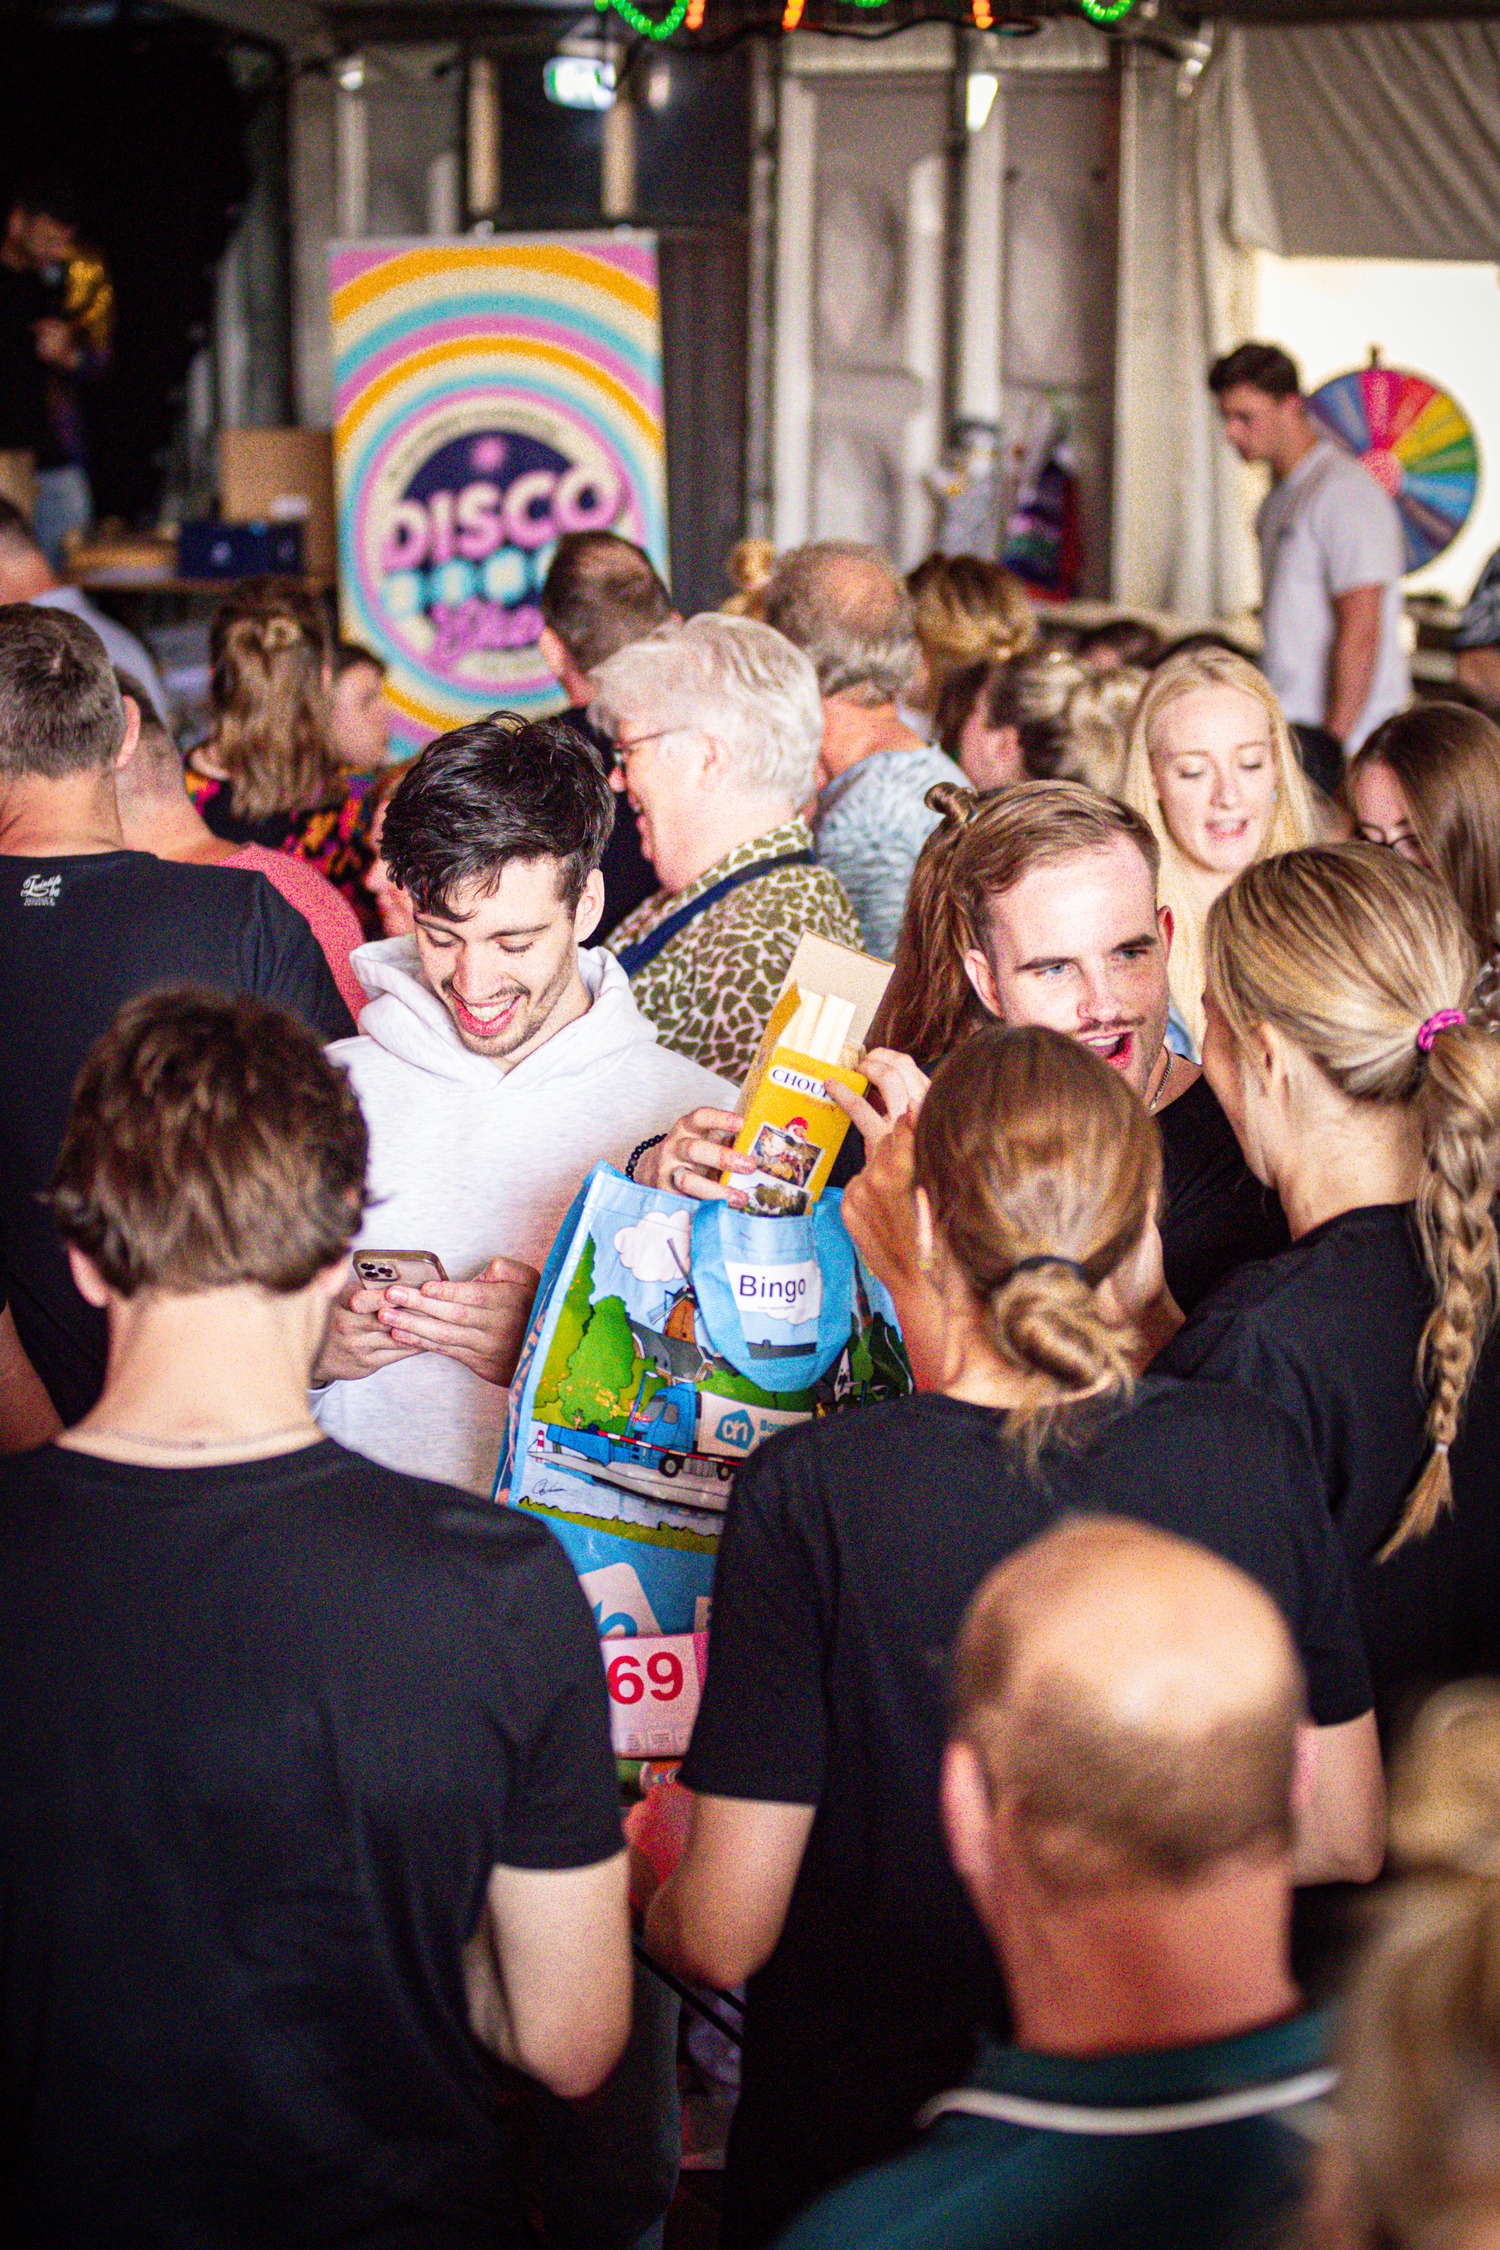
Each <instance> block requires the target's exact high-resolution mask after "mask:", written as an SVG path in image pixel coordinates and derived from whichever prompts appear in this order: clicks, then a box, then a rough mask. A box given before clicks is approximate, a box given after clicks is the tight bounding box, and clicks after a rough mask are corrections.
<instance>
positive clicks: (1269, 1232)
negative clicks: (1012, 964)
mask: <svg viewBox="0 0 1500 2250" xmlns="http://www.w3.org/2000/svg"><path fill="white" fill-rule="evenodd" d="M923 1067H924V1068H930V1069H933V1070H935V1069H936V1068H937V1064H936V1063H933V1064H931V1065H930V1066H929V1065H925V1064H924V1066H923ZM1156 1122H1157V1124H1158V1125H1159V1126H1160V1127H1161V1150H1162V1215H1161V1247H1162V1261H1163V1264H1164V1265H1165V1268H1166V1275H1167V1287H1168V1288H1169V1289H1170V1290H1171V1292H1172V1295H1173V1297H1174V1298H1175V1299H1176V1301H1177V1303H1178V1304H1179V1305H1180V1306H1181V1308H1182V1310H1183V1311H1184V1312H1191V1311H1192V1310H1193V1308H1194V1306H1196V1305H1197V1304H1199V1303H1200V1302H1201V1301H1202V1299H1203V1298H1204V1297H1206V1296H1207V1295H1208V1293H1209V1291H1210V1290H1212V1289H1216V1288H1217V1287H1218V1285H1219V1283H1220V1282H1221V1281H1222V1280H1223V1279H1224V1276H1225V1275H1226V1274H1229V1273H1232V1272H1233V1271H1234V1269H1235V1267H1236V1266H1240V1265H1243V1264H1244V1263H1245V1261H1246V1260H1247V1259H1250V1258H1270V1257H1273V1256H1274V1255H1275V1253H1276V1252H1277V1251H1278V1250H1282V1249H1284V1248H1285V1247H1286V1241H1287V1231H1286V1220H1285V1219H1284V1218H1283V1216H1282V1211H1281V1205H1280V1204H1279V1203H1278V1202H1277V1200H1276V1198H1275V1196H1274V1195H1273V1194H1272V1193H1271V1191H1270V1189H1269V1188H1265V1187H1262V1186H1261V1184H1260V1181H1259V1180H1258V1179H1257V1178H1256V1177H1255V1174H1254V1173H1253V1172H1252V1171H1251V1170H1250V1167H1249V1166H1248V1164H1246V1162H1245V1159H1244V1157H1243V1156H1242V1155H1241V1154H1240V1144H1239V1142H1238V1141H1237V1140H1236V1139H1235V1137H1234V1131H1233V1128H1232V1127H1231V1125H1230V1123H1229V1120H1228V1118H1227V1117H1226V1116H1225V1115H1224V1112H1223V1110H1222V1109H1220V1107H1219V1105H1218V1103H1217V1102H1216V1101H1215V1099H1214V1096H1213V1089H1212V1088H1211V1086H1210V1085H1209V1083H1208V1080H1207V1079H1206V1078H1197V1079H1195V1080H1194V1081H1193V1083H1192V1085H1191V1086H1190V1087H1189V1088H1188V1090H1187V1092H1186V1093H1185V1094H1179V1095H1178V1097H1177V1099H1176V1101H1175V1102H1172V1103H1170V1104H1169V1106H1168V1107H1167V1108H1166V1109H1163V1110H1159V1111H1158V1112H1157V1117H1156ZM864 1161H865V1144H864V1142H863V1140H862V1139H861V1137H860V1135H859V1134H858V1133H856V1132H855V1130H854V1128H853V1126H851V1127H850V1128H849V1131H848V1132H847V1133H846V1134H845V1136H844V1144H843V1147H842V1148H841V1149H840V1150H839V1153H838V1155H837V1156H836V1157H835V1158H834V1162H833V1171H832V1174H831V1176H830V1183H831V1185H832V1186H834V1187H847V1186H848V1184H849V1182H850V1181H851V1180H852V1179H853V1178H854V1176H855V1174H856V1173H857V1172H859V1171H860V1170H861V1169H862V1168H863V1165H864Z"/></svg>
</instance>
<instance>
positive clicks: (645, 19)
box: [594, 0, 883, 39]
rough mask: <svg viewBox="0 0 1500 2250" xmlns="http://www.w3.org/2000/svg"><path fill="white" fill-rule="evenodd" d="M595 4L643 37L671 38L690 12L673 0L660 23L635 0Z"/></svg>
mask: <svg viewBox="0 0 1500 2250" xmlns="http://www.w3.org/2000/svg"><path fill="white" fill-rule="evenodd" d="M882 4H883V0H882ZM865 5H866V6H867V7H868V6H869V5H870V0H865ZM594 6H595V7H596V8H597V10H598V12H599V14H600V15H601V16H602V15H603V13H604V11H605V9H606V8H613V9H614V11H615V13H616V15H619V16H623V17H624V19H625V21H626V22H627V23H628V24H629V26H630V28H631V30H632V31H633V32H635V34H636V35H637V37H638V38H641V39H670V38H671V36H672V34H673V32H674V31H675V30H676V29H677V26H678V25H679V24H680V23H681V21H682V19H683V17H684V16H685V15H686V14H687V12H688V0H672V5H671V8H670V9H669V10H668V12H667V14H666V15H664V16H663V17H662V19H661V22H660V23H656V22H654V21H653V20H652V18H651V17H650V16H648V15H647V14H646V11H645V9H644V8H638V7H637V6H636V4H635V0H594Z"/></svg>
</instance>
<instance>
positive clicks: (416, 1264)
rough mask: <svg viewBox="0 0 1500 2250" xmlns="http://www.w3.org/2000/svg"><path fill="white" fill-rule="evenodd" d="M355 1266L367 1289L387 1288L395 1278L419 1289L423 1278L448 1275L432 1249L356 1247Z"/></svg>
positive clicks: (436, 1279)
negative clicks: (368, 1248)
mask: <svg viewBox="0 0 1500 2250" xmlns="http://www.w3.org/2000/svg"><path fill="white" fill-rule="evenodd" d="M354 1270H355V1272H356V1274H358V1276H359V1278H360V1280H361V1281H362V1282H363V1283H364V1285H365V1287H366V1288H367V1289H386V1288H389V1287H390V1285H391V1283H392V1282H393V1281H399V1282H400V1283H402V1285H403V1286H404V1287H405V1288H408V1289H420V1288H421V1286H422V1284H423V1282H424V1281H446V1280H447V1278H448V1276H447V1275H446V1274H445V1273H444V1271H443V1261H442V1259H441V1258H439V1257H436V1256H435V1255H434V1254H433V1252H432V1251H431V1250H356V1251H355V1253H354Z"/></svg>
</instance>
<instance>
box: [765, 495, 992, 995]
mask: <svg viewBox="0 0 1500 2250" xmlns="http://www.w3.org/2000/svg"><path fill="white" fill-rule="evenodd" d="M760 602H761V612H760V614H761V615H762V616H763V617H764V619H765V621H766V623H767V624H768V625H774V626H775V628H776V630H777V632H778V633H784V634H785V635H786V638H787V639H788V640H789V641H791V642H793V643H794V644H795V646H796V647H798V648H800V649H801V650H802V652H803V654H804V655H805V656H806V657H807V658H808V659H809V660H810V662H811V664H812V667H813V670H814V671H815V672H816V673H817V675H818V689H819V693H820V694H821V696H822V698H823V756H822V765H821V772H822V774H823V776H824V779H823V783H822V787H821V788H820V790H819V792H818V802H817V809H816V811H815V812H814V814H813V816H812V831H813V843H814V846H815V848H816V851H817V855H818V858H819V860H820V861H821V862H822V864H823V865H824V866H825V867H828V868H831V869H832V870H833V873H834V874H835V875H837V877H838V879H839V881H840V882H841V883H842V884H843V886H844V888H845V890H846V891H847V892H848V894H849V900H850V903H851V905H852V906H853V908H854V912H855V915H856V918H857V919H858V922H859V925H860V929H861V931H862V932H863V934H864V941H865V945H866V948H867V949H868V950H869V951H870V952H871V953H878V954H880V955H881V956H882V957H883V958H884V959H885V960H889V959H890V958H891V956H892V955H893V954H894V952H895V950H896V939H897V937H898V936H899V934H900V930H901V918H902V915H903V914H904V913H905V911H906V894H907V892H908V890H909V889H910V888H911V878H912V870H913V868H914V867H915V866H916V864H917V856H918V854H919V853H920V851H921V849H922V846H923V845H924V844H925V843H926V841H927V838H928V837H929V836H930V835H931V833H932V831H933V829H934V828H935V827H936V826H937V822H938V815H937V814H936V813H935V812H932V811H931V810H930V809H929V807H928V805H927V802H926V799H927V792H928V790H929V789H930V788H931V787H932V785H933V783H934V782H935V781H954V780H956V779H958V778H960V777H959V775H958V771H957V768H956V767H955V766H954V763H953V761H952V759H951V758H948V757H945V756H944V755H943V752H942V751H941V750H934V749H933V748H932V747H931V746H930V745H929V744H927V743H925V742H923V741H921V740H920V738H919V737H918V736H917V735H915V734H913V733H912V731H911V729H910V727H909V726H907V724H906V722H905V720H904V719H903V717H902V715H901V711H900V709H899V708H898V702H899V698H900V697H901V696H902V695H903V694H904V693H905V692H906V690H907V689H908V688H909V687H910V685H911V682H912V681H913V679H914V678H915V677H916V674H917V671H918V668H919V666H920V662H921V657H920V652H919V650H918V647H917V637H916V622H915V618H914V615H913V611H912V604H911V596H910V594H908V592H907V590H906V588H905V586H904V585H903V584H902V582H901V580H900V579H899V578H898V577H897V576H896V573H895V571H894V570H892V568H891V566H890V564H889V563H888V562H887V561H886V559H885V556H884V555H883V554H882V553H881V552H880V549H879V548H878V547H865V546H861V545H860V544H859V543H858V542H857V541H855V540H853V539H821V540H817V541H815V542H814V543H813V544H812V545H810V546H806V547H793V548H792V549H790V551H789V552H788V553H787V554H785V555H783V556H782V557H781V558H780V560H779V561H778V562H777V565H776V568H775V570H774V571H773V572H772V574H771V577H770V579H769V580H768V581H767V583H766V585H765V587H764V588H763V590H762V592H761V595H760Z"/></svg>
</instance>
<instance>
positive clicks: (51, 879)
mask: <svg viewBox="0 0 1500 2250" xmlns="http://www.w3.org/2000/svg"><path fill="white" fill-rule="evenodd" d="M61 897H62V877H61V876H60V875H28V876H27V878H26V880H25V882H24V883H23V884H22V885H21V904H22V905H23V906H56V904H57V902H58V900H59V899H60V898H61Z"/></svg>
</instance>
